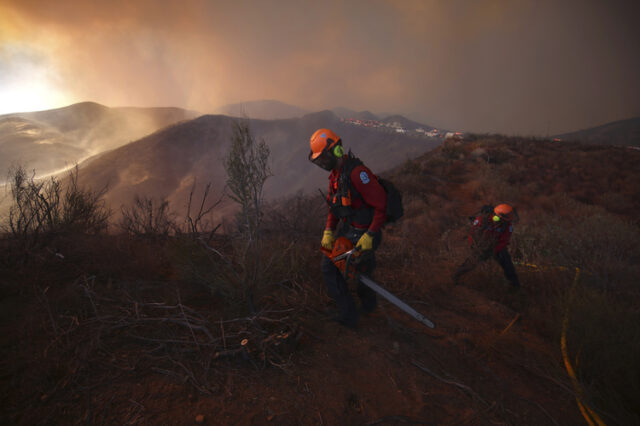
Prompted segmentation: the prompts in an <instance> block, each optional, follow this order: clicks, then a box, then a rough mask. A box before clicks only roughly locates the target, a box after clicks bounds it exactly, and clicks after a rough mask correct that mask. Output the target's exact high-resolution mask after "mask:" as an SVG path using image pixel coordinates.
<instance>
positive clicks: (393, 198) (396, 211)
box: [378, 177, 404, 223]
mask: <svg viewBox="0 0 640 426" xmlns="http://www.w3.org/2000/svg"><path fill="white" fill-rule="evenodd" d="M378 182H379V183H380V185H382V187H383V188H384V190H385V191H386V192H387V220H386V221H385V223H394V222H396V221H397V220H398V219H400V218H401V217H402V215H404V207H403V206H402V194H401V193H400V191H398V188H396V186H395V185H394V184H393V183H392V182H391V181H390V180H387V179H383V178H381V177H379V178H378Z"/></svg>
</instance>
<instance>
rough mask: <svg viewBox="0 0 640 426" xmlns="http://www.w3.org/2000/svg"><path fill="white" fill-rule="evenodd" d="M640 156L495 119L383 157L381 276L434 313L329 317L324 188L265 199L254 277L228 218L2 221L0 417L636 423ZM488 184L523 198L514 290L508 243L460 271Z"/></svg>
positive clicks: (490, 194)
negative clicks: (386, 163) (403, 156)
mask: <svg viewBox="0 0 640 426" xmlns="http://www.w3.org/2000/svg"><path fill="white" fill-rule="evenodd" d="M639 163H640V152H638V151H634V150H631V149H626V148H613V147H599V146H587V145H579V144H564V143H551V142H547V141H530V140H520V139H513V140H511V139H504V138H490V137H484V138H479V139H478V140H471V141H465V142H456V141H447V142H446V143H445V145H443V146H442V147H440V148H438V149H436V150H434V151H432V152H430V153H428V154H425V155H424V156H422V157H420V158H417V159H415V160H412V161H408V162H407V163H406V164H404V165H403V166H401V167H399V168H397V169H395V170H393V171H391V172H390V173H388V176H387V177H389V178H390V179H391V180H392V181H393V182H395V183H396V185H397V186H398V187H399V188H400V189H401V190H402V191H403V194H404V201H405V217H404V218H403V219H402V220H401V222H400V223H397V224H395V225H392V226H388V227H387V229H386V232H385V241H384V243H383V245H382V246H381V248H380V250H379V253H378V264H379V268H378V270H377V272H376V274H375V276H374V277H375V279H376V280H377V281H379V282H380V283H381V284H383V285H384V286H385V287H387V288H388V289H389V290H391V291H392V292H394V293H395V294H397V295H398V296H400V297H401V298H402V299H404V300H405V301H407V302H408V303H409V304H411V305H412V306H414V307H415V308H416V309H418V310H419V311H421V312H422V313H423V314H425V315H426V316H427V317H428V318H429V319H431V320H432V321H433V322H434V323H435V324H436V328H435V329H433V330H431V329H428V328H426V327H424V326H422V325H421V324H420V323H418V322H416V321H414V320H412V319H411V318H410V317H408V316H407V315H405V314H404V313H402V312H400V311H399V310H398V309H396V308H395V307H393V306H392V305H390V304H388V303H387V302H384V301H383V302H381V303H380V305H379V307H378V309H377V310H376V311H375V312H374V313H373V314H372V315H370V316H363V317H362V318H361V321H360V324H359V327H358V329H357V330H355V331H354V330H349V329H345V328H342V327H341V326H339V325H338V324H336V323H333V322H331V321H329V320H328V318H330V316H331V312H330V310H331V308H332V306H333V304H332V303H331V301H330V300H329V299H328V298H327V296H326V295H325V291H324V287H323V284H322V281H321V278H320V275H319V262H320V259H321V256H322V255H321V254H320V252H319V251H318V250H317V245H318V244H319V237H320V235H321V232H322V226H323V215H324V207H323V206H322V201H321V200H318V199H316V198H319V197H316V198H305V197H295V198H293V199H288V200H282V201H280V202H278V203H271V204H270V206H269V208H268V209H267V213H266V215H265V230H264V232H263V236H264V237H263V242H262V244H263V246H262V250H261V253H262V254H261V256H260V257H261V265H262V267H261V269H260V271H261V272H260V275H259V277H258V279H257V280H256V281H255V283H253V284H247V280H244V276H245V275H246V272H247V265H248V263H247V261H246V259H245V258H244V257H243V255H242V242H241V241H239V240H237V239H234V238H232V237H230V236H229V235H230V234H227V236H221V235H220V236H219V232H218V233H216V234H214V236H213V237H210V236H205V237H203V238H202V239H197V238H195V237H194V236H193V235H188V234H187V233H181V234H179V235H175V236H171V235H170V236H168V237H162V236H161V235H156V236H153V235H145V236H140V235H139V236H132V235H125V234H123V235H115V234H116V233H117V231H118V229H117V228H116V227H112V228H111V231H112V232H111V233H110V234H104V233H98V234H97V235H86V234H84V233H79V232H72V231H67V232H59V233H57V234H55V235H49V236H47V237H46V238H44V237H43V239H41V240H40V243H38V244H32V245H29V244H25V242H24V241H23V240H20V238H21V237H20V236H15V235H13V236H12V235H10V234H7V235H6V237H5V238H4V239H3V241H2V244H3V245H2V257H1V260H2V264H1V265H2V271H0V274H1V276H2V279H1V284H0V285H1V287H0V291H1V293H0V297H1V299H0V303H1V305H2V306H1V307H0V315H1V317H0V318H1V323H0V327H1V328H2V330H1V331H2V333H1V336H2V337H1V338H2V342H1V348H2V354H1V355H2V369H1V377H2V380H1V382H0V385H1V387H2V389H1V393H0V395H2V396H1V397H0V398H1V400H0V406H1V407H2V408H1V411H0V420H1V422H2V423H4V424H21V425H33V424H176V425H178V424H197V423H201V424H318V425H332V424H385V425H388V424H478V425H480V424H482V425H484V424H513V425H524V424H531V425H543V424H555V425H570V424H584V423H585V422H586V420H585V417H583V416H586V417H588V418H589V422H593V423H595V424H597V423H598V422H603V423H606V424H638V422H640V411H639V410H638V407H640V365H639V361H638V360H640V325H639V324H640V310H639V309H638V308H639V306H638V300H639V299H638V296H639V293H640V292H639V291H638V282H637V278H638V276H640V267H639V266H638V265H639V264H640V230H639V228H638V227H639V223H638V216H637V212H638V209H639V208H640V205H639V204H640V193H639V191H640V171H639V170H640V169H639V168H638V167H637V165H638V164H639ZM487 202H490V203H497V202H509V203H512V204H514V205H515V206H517V207H518V211H519V213H520V222H519V223H518V224H517V225H516V227H515V234H514V238H513V240H512V244H511V247H510V251H511V253H512V256H513V258H514V260H515V261H516V262H517V263H518V264H517V266H516V267H517V270H518V273H519V275H520V278H521V282H522V285H523V288H522V290H521V291H520V292H512V291H510V289H509V287H508V285H507V284H506V282H505V281H504V279H503V277H502V273H501V270H500V269H499V267H498V266H497V264H494V263H487V264H485V265H483V266H481V267H479V268H478V269H476V270H475V271H474V272H472V273H470V274H469V275H468V276H466V277H465V279H464V282H463V284H462V285H459V286H453V284H452V282H451V279H450V277H451V274H452V272H453V270H454V269H455V267H456V265H457V264H458V263H460V262H462V261H463V260H464V258H465V256H466V254H467V252H466V245H465V244H466V243H465V239H464V236H465V232H466V228H467V226H468V216H470V215H472V214H473V213H475V212H476V210H477V209H478V208H479V207H480V206H481V205H482V204H485V203H487ZM23 238H26V237H23ZM204 243H206V245H205V244H204ZM561 341H564V342H565V343H566V345H565V346H564V351H563V345H561ZM568 368H571V369H574V370H575V380H572V378H571V377H570V375H569V374H568ZM579 404H580V405H579ZM580 407H582V409H581V408H580ZM581 410H582V412H581ZM596 417H597V419H596Z"/></svg>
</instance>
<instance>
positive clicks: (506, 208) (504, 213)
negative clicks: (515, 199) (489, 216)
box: [493, 204, 513, 222]
mask: <svg viewBox="0 0 640 426" xmlns="http://www.w3.org/2000/svg"><path fill="white" fill-rule="evenodd" d="M493 212H494V213H495V214H496V216H498V217H499V218H500V219H502V220H506V221H509V222H510V221H511V220H513V207H511V206H510V205H509V204H498V205H497V206H496V207H495V208H494V209H493Z"/></svg>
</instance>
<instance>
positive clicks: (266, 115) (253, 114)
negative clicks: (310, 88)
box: [216, 99, 309, 120]
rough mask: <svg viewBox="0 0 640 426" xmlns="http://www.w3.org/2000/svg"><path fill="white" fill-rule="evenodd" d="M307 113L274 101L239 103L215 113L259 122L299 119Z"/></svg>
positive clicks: (225, 106)
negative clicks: (258, 120)
mask: <svg viewBox="0 0 640 426" xmlns="http://www.w3.org/2000/svg"><path fill="white" fill-rule="evenodd" d="M308 112H309V111H307V110H304V109H302V108H300V107H297V106H295V105H289V104H286V103H284V102H280V101H276V100H272V99H269V100H260V101H249V102H240V103H237V104H229V105H224V106H221V107H219V108H217V110H216V113H218V114H223V115H228V116H231V117H248V118H253V119H260V120H279V119H285V118H295V117H301V116H303V115H304V114H307V113H308Z"/></svg>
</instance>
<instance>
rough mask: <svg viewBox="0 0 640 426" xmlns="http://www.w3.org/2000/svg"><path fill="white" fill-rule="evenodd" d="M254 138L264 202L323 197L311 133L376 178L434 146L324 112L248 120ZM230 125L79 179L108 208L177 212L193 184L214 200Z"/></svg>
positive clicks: (153, 144)
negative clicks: (138, 206)
mask: <svg viewBox="0 0 640 426" xmlns="http://www.w3.org/2000/svg"><path fill="white" fill-rule="evenodd" d="M250 123H251V129H252V131H253V133H254V136H255V137H256V138H258V139H264V140H265V141H266V142H267V144H268V145H269V147H270V149H271V156H270V161H271V169H272V171H273V176H272V177H271V178H269V179H268V180H267V183H266V185H265V195H266V196H267V197H269V198H273V197H281V196H286V195H291V194H295V193H296V192H298V191H307V192H315V191H316V189H317V188H322V190H323V191H325V190H326V188H325V187H326V186H327V183H326V182H327V176H328V174H327V172H325V171H323V170H321V169H320V168H318V167H316V166H314V165H313V164H311V163H309V161H308V159H307V156H308V153H309V143H308V141H309V137H310V136H311V134H312V133H313V132H314V131H315V130H316V129H318V128H322V127H328V128H331V129H333V130H334V131H335V132H337V133H338V134H339V135H340V136H341V137H342V139H343V141H344V145H345V147H346V148H347V149H352V150H353V152H354V153H355V154H356V155H357V156H359V157H360V158H361V159H362V160H363V161H364V162H365V164H367V165H368V166H369V167H370V168H371V169H372V170H373V171H374V172H381V171H383V170H386V169H389V168H391V167H393V166H395V165H397V164H400V163H402V162H403V161H405V160H406V159H407V158H412V157H414V156H416V155H418V154H421V153H424V152H425V151H428V150H429V149H432V148H433V147H434V146H436V145H437V142H436V141H432V140H429V139H424V138H422V139H421V138H413V137H409V136H406V135H402V134H388V133H383V132H379V131H375V130H372V129H367V128H363V127H357V126H351V125H348V124H345V123H342V122H341V121H340V119H339V118H338V117H337V116H336V115H335V114H334V113H333V112H331V111H328V110H327V111H320V112H317V113H312V114H307V115H305V116H303V117H301V118H291V119H284V120H251V122H250ZM232 124H233V119H232V118H230V117H227V116H221V115H207V116H202V117H199V118H197V119H195V120H191V121H188V122H185V123H181V124H177V125H174V126H171V127H169V128H167V129H164V130H162V131H159V132H157V133H155V134H152V135H149V136H147V137H145V138H143V139H141V140H138V141H136V142H133V143H130V144H128V145H126V146H123V147H121V148H119V149H116V150H114V151H111V152H108V153H105V154H104V155H101V156H99V157H97V158H95V159H92V160H90V161H88V162H87V164H85V165H83V166H82V168H81V178H82V181H83V182H85V183H88V184H90V185H91V186H95V187H102V186H105V185H108V187H109V191H108V192H107V195H106V198H107V200H108V201H109V202H110V203H111V204H112V205H113V206H116V207H117V206H119V205H120V204H121V203H125V204H128V203H130V202H131V200H132V199H133V196H134V194H136V193H138V194H146V195H149V196H154V197H166V198H167V199H169V201H170V202H171V204H172V206H174V207H175V208H176V210H178V211H180V210H181V209H182V210H184V209H183V206H184V204H185V202H186V199H187V197H188V193H189V190H190V188H191V183H192V182H193V180H194V179H196V180H197V182H199V183H201V184H204V183H206V182H209V181H211V182H212V183H213V192H214V193H215V194H220V193H221V192H222V189H223V188H224V186H225V182H226V173H225V171H224V167H223V164H222V159H223V158H224V156H225V155H226V153H227V150H228V146H229V143H230V139H231V134H232Z"/></svg>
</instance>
